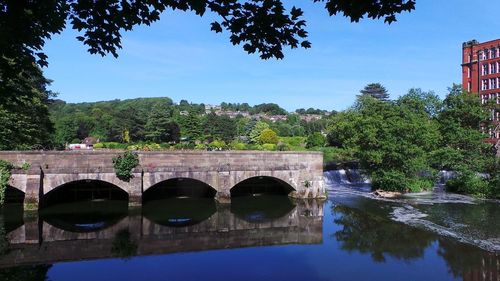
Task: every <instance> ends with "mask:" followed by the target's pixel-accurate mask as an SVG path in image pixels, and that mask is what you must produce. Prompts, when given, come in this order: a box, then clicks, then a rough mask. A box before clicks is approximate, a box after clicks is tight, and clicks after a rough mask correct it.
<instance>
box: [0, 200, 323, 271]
mask: <svg viewBox="0 0 500 281" xmlns="http://www.w3.org/2000/svg"><path fill="white" fill-rule="evenodd" d="M269 196H271V195H265V196H259V197H242V198H239V199H238V200H234V202H233V203H232V204H231V206H229V205H220V204H216V202H215V201H214V200H213V199H209V198H169V199H164V200H157V201H151V202H148V203H147V204H145V205H144V206H143V207H142V208H137V209H129V208H128V206H127V202H125V201H106V202H78V203H72V204H70V205H66V206H65V205H55V206H51V207H48V208H46V209H44V210H43V211H42V212H40V213H39V216H31V217H30V216H27V215H26V214H25V216H24V223H23V222H22V221H21V222H17V223H15V222H14V221H16V220H20V219H23V217H22V216H16V217H15V218H10V219H9V218H7V217H6V218H5V219H4V222H5V223H4V224H5V226H7V225H9V228H6V229H7V230H8V231H9V232H8V233H7V241H8V249H6V251H5V252H6V254H4V255H3V256H1V257H0V268H7V267H13V266H20V265H34V264H52V263H56V262H60V261H72V260H89V259H102V258H112V257H123V256H142V255H156V254H166V253H176V252H185V251H203V250H211V249H226V248H240V247H252V246H266V245H283V244H319V243H322V241H323V237H322V230H323V202H322V201H317V200H298V201H292V200H291V199H289V198H288V197H284V196H272V197H269ZM10 213H12V214H15V212H10ZM7 222H9V223H8V224H7Z"/></svg>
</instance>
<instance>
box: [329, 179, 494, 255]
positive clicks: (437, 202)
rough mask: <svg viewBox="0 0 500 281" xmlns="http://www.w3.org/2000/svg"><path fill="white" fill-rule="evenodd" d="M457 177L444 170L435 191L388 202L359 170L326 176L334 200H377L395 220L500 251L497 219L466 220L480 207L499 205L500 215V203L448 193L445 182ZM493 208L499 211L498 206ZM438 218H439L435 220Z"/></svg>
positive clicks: (331, 197)
mask: <svg viewBox="0 0 500 281" xmlns="http://www.w3.org/2000/svg"><path fill="white" fill-rule="evenodd" d="M454 176H455V174H454V173H453V172H450V171H441V172H440V179H439V181H438V182H437V183H436V187H435V189H434V190H433V191H432V192H423V193H414V194H407V195H405V196H403V197H402V198H399V199H387V198H381V197H378V196H374V195H373V193H372V192H371V186H370V183H369V181H368V180H367V179H366V177H363V176H362V175H361V174H360V172H359V171H358V170H334V171H326V172H325V173H324V178H325V182H326V188H327V191H328V196H329V197H330V199H333V200H334V201H339V202H344V200H345V202H347V201H350V202H352V201H353V200H356V198H359V197H362V198H368V199H370V200H375V202H380V205H382V207H383V208H390V212H389V218H390V219H392V220H394V221H398V222H402V223H405V224H407V225H411V226H414V227H419V228H423V229H427V230H430V231H433V232H435V233H437V234H439V235H443V236H447V237H451V238H454V239H457V240H459V241H461V242H464V243H468V244H472V245H476V246H478V247H480V248H482V249H485V250H487V251H495V252H500V222H498V221H495V220H497V219H498V216H494V217H492V218H488V217H485V218H483V220H484V221H480V222H471V221H467V218H466V217H467V216H466V213H467V212H468V211H469V209H466V208H465V207H464V206H475V207H478V208H481V207H482V205H480V204H498V212H500V202H498V201H497V202H489V203H488V202H484V201H480V200H476V199H474V198H472V197H469V196H465V195H460V194H454V193H447V192H445V191H444V188H443V186H444V183H445V182H446V181H447V180H449V179H451V178H453V177H454ZM346 199H347V200H346ZM441 204H454V205H453V207H452V208H451V210H454V209H455V210H457V211H456V212H453V213H452V212H451V211H447V210H448V209H446V208H440V207H443V206H446V207H447V205H441ZM419 206H421V207H420V208H419ZM493 206H494V205H493ZM423 207H425V208H423ZM475 207H474V208H475ZM490 207H491V205H490ZM493 208H495V210H496V208H497V207H496V206H494V207H493ZM442 209H444V211H443V210H442ZM424 210H428V211H431V212H433V213H434V214H433V215H434V217H433V218H432V219H431V216H430V214H429V213H426V211H424ZM436 216H437V217H439V219H436ZM488 220H493V221H488ZM483 228H484V231H483Z"/></svg>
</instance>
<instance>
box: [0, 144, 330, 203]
mask: <svg viewBox="0 0 500 281" xmlns="http://www.w3.org/2000/svg"><path fill="white" fill-rule="evenodd" d="M121 153H123V151H26V152H24V151H3V152H0V159H2V160H6V161H9V162H10V163H12V164H13V165H15V166H16V167H21V166H23V164H24V166H26V163H27V164H29V167H30V168H29V169H27V170H23V169H14V170H13V171H12V176H11V178H10V181H9V185H10V186H11V187H13V188H15V189H18V190H19V191H22V192H24V194H25V196H24V206H25V208H26V209H38V208H39V207H40V206H41V205H42V207H43V202H44V199H46V196H47V195H48V194H50V193H51V192H53V191H55V190H56V189H58V188H64V186H65V185H67V184H70V183H73V182H82V181H83V182H85V181H99V182H104V183H106V184H108V185H109V186H111V185H112V186H115V187H118V188H119V189H122V190H123V191H125V192H126V193H127V194H128V200H129V205H131V206H138V205H141V204H142V200H143V193H145V192H146V191H148V190H149V189H150V188H151V187H154V186H156V185H157V184H160V183H162V182H165V181H169V180H172V179H191V180H196V181H199V182H201V183H203V184H206V185H208V186H210V187H211V188H213V189H214V190H215V199H216V200H217V201H218V202H220V203H230V202H231V191H232V188H233V187H235V186H237V185H238V184H240V183H242V182H245V181H247V180H249V179H255V178H256V179H259V178H262V179H264V178H265V179H272V180H274V181H276V182H279V183H282V184H283V185H285V187H286V190H287V192H288V196H290V197H294V198H326V192H325V187H324V183H323V154H322V153H321V152H266V151H167V152H165V151H154V152H143V151H141V152H137V154H138V156H139V163H140V164H139V166H138V167H136V168H135V169H134V170H133V171H132V173H133V175H134V177H133V178H132V179H131V180H130V181H128V182H126V181H122V180H120V179H119V178H118V177H117V176H116V174H115V171H114V168H113V162H112V159H113V157H115V156H117V155H119V154H121Z"/></svg>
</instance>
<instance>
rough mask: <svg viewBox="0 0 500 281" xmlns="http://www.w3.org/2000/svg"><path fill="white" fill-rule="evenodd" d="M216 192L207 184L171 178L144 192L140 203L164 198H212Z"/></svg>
mask: <svg viewBox="0 0 500 281" xmlns="http://www.w3.org/2000/svg"><path fill="white" fill-rule="evenodd" d="M216 193H217V191H216V190H215V188H213V187H211V186H210V185H208V184H207V183H204V182H202V181H200V180H196V179H191V178H171V179H168V180H164V181H162V182H159V183H157V184H155V185H153V186H151V187H150V188H148V190H146V191H145V192H144V193H143V195H142V202H143V203H146V202H148V201H153V200H159V199H165V198H214V197H215V194H216Z"/></svg>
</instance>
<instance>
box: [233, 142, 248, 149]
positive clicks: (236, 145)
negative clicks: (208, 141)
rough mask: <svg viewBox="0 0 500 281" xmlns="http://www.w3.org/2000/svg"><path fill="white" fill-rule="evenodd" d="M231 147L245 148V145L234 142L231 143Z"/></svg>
mask: <svg viewBox="0 0 500 281" xmlns="http://www.w3.org/2000/svg"><path fill="white" fill-rule="evenodd" d="M231 147H232V149H234V150H245V149H246V148H247V146H246V145H245V144H244V143H242V142H234V143H232V144H231Z"/></svg>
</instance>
